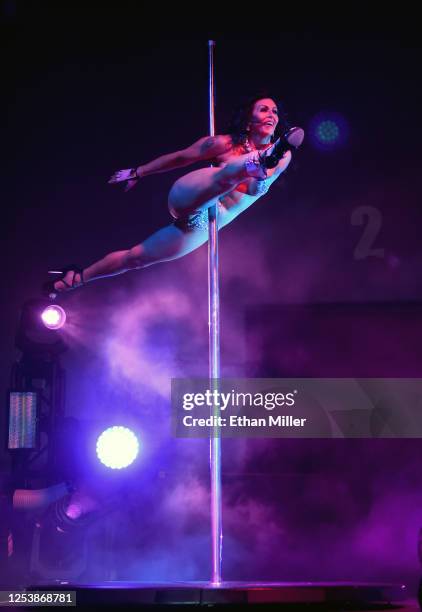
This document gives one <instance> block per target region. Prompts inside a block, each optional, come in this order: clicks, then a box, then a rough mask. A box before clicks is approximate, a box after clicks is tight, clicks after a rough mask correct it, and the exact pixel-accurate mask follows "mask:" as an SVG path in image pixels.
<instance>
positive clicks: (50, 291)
mask: <svg viewBox="0 0 422 612" xmlns="http://www.w3.org/2000/svg"><path fill="white" fill-rule="evenodd" d="M68 272H73V276H72V282H71V283H70V284H69V283H68V282H66V281H65V276H66V274H67V273H68ZM48 273H49V274H54V275H58V278H56V279H54V280H50V281H47V282H46V283H44V284H43V286H42V290H43V293H44V295H47V296H48V297H49V298H50V299H52V300H54V299H56V297H57V295H58V294H59V293H62V292H63V291H71V290H72V289H76V288H77V287H82V285H84V284H85V281H84V271H83V269H82V268H80V267H79V266H77V265H75V264H69V265H67V266H65V267H64V268H62V269H61V270H49V271H48ZM78 275H79V277H80V278H79V280H77V279H76V277H77V276H78ZM59 281H61V282H62V283H63V284H64V285H65V287H66V288H65V289H61V290H57V289H56V288H55V287H54V285H55V284H56V283H57V282H59Z"/></svg>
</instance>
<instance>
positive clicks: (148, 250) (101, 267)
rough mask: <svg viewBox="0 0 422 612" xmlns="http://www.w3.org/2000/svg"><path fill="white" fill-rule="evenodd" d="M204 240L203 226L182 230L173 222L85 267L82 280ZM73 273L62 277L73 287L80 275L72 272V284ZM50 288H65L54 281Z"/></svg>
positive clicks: (171, 255)
mask: <svg viewBox="0 0 422 612" xmlns="http://www.w3.org/2000/svg"><path fill="white" fill-rule="evenodd" d="M207 240H208V230H206V229H192V230H190V231H186V232H184V231H182V230H181V229H179V228H178V227H176V226H175V225H172V224H171V225H167V226H166V227H163V228H162V229H160V230H158V231H157V232H155V233H154V234H152V235H151V236H149V238H147V239H146V240H145V241H144V242H142V243H141V244H138V245H136V246H134V247H132V248H131V249H126V250H123V251H114V252H113V253H109V254H108V255H106V256H105V257H103V259H100V260H99V261H97V262H95V263H93V264H92V265H90V266H88V267H87V268H85V269H84V271H83V280H84V282H88V281H91V280H95V279H97V278H103V277H105V276H115V275H116V274H122V273H123V272H127V271H128V270H135V269H139V268H146V267H147V266H151V265H152V264H155V263H159V262H161V261H170V260H171V259H178V258H179V257H183V255H187V254H188V253H190V252H191V251H194V250H195V249H197V248H198V247H200V246H201V245H202V244H204V242H206V241H207ZM73 275H74V272H72V271H70V272H68V273H67V275H66V276H65V277H64V280H65V281H66V282H67V283H68V284H69V285H72V284H73V285H74V286H76V287H77V286H78V284H80V280H81V279H80V275H79V274H76V275H75V281H74V283H72V280H73ZM54 287H55V289H56V290H57V291H59V292H60V291H63V290H64V289H66V286H65V284H64V283H63V282H62V281H56V282H55V283H54Z"/></svg>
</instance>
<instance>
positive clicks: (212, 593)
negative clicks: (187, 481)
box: [27, 581, 420, 612]
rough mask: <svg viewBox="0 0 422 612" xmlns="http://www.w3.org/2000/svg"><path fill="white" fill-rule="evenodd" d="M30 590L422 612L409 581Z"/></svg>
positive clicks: (159, 600)
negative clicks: (408, 590)
mask: <svg viewBox="0 0 422 612" xmlns="http://www.w3.org/2000/svg"><path fill="white" fill-rule="evenodd" d="M27 590H30V591H53V592H54V591H55V592H58V591H75V593H76V602H77V608H80V607H81V606H83V607H85V608H87V609H88V608H90V609H94V608H101V607H107V606H113V607H116V608H117V607H121V608H122V607H124V608H126V607H133V606H136V607H137V608H138V609H140V610H147V609H155V610H157V609H160V608H169V609H170V607H171V609H172V610H178V609H183V608H185V607H190V606H206V607H214V606H217V607H220V606H224V607H227V606H230V607H235V608H238V609H239V608H245V607H246V606H249V605H251V606H259V607H261V606H262V607H265V609H267V610H275V609H283V610H327V611H328V610H337V611H339V610H344V611H346V610H362V611H364V610H402V611H403V612H404V611H406V612H419V611H420V608H419V606H418V604H417V602H416V599H414V600H413V599H412V597H413V596H415V594H414V593H411V594H409V593H408V592H407V589H406V587H405V586H404V585H401V584H382V583H349V582H342V583H339V582H332V583H329V582H326V583H314V582H303V583H298V582H295V583H286V582H222V583H221V584H219V585H213V584H211V583H210V582H175V583H145V582H143V583H138V582H103V583H100V584H74V583H70V582H64V581H58V582H55V583H52V582H50V583H49V584H46V583H43V584H40V583H38V584H32V585H31V586H30V587H28V589H27Z"/></svg>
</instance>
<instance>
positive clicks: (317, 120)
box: [309, 112, 349, 151]
mask: <svg viewBox="0 0 422 612" xmlns="http://www.w3.org/2000/svg"><path fill="white" fill-rule="evenodd" d="M309 135H310V141H311V143H312V144H313V145H314V147H315V148H316V149H319V150H320V151H335V150H337V149H338V148H340V147H342V146H343V145H345V144H346V142H347V141H348V139H349V125H348V123H347V121H346V119H345V118H344V117H343V116H342V115H341V114H340V113H335V112H323V113H318V115H316V116H315V117H314V118H313V119H312V120H311V122H310V126H309Z"/></svg>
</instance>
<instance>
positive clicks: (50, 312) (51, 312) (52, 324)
mask: <svg viewBox="0 0 422 612" xmlns="http://www.w3.org/2000/svg"><path fill="white" fill-rule="evenodd" d="M41 319H42V322H43V323H44V325H45V326H46V327H47V328H48V329H60V328H61V327H63V325H64V324H65V323H66V313H65V311H64V310H63V308H62V307H61V306H58V305H57V304H51V305H50V306H47V308H44V310H43V311H42V313H41Z"/></svg>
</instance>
